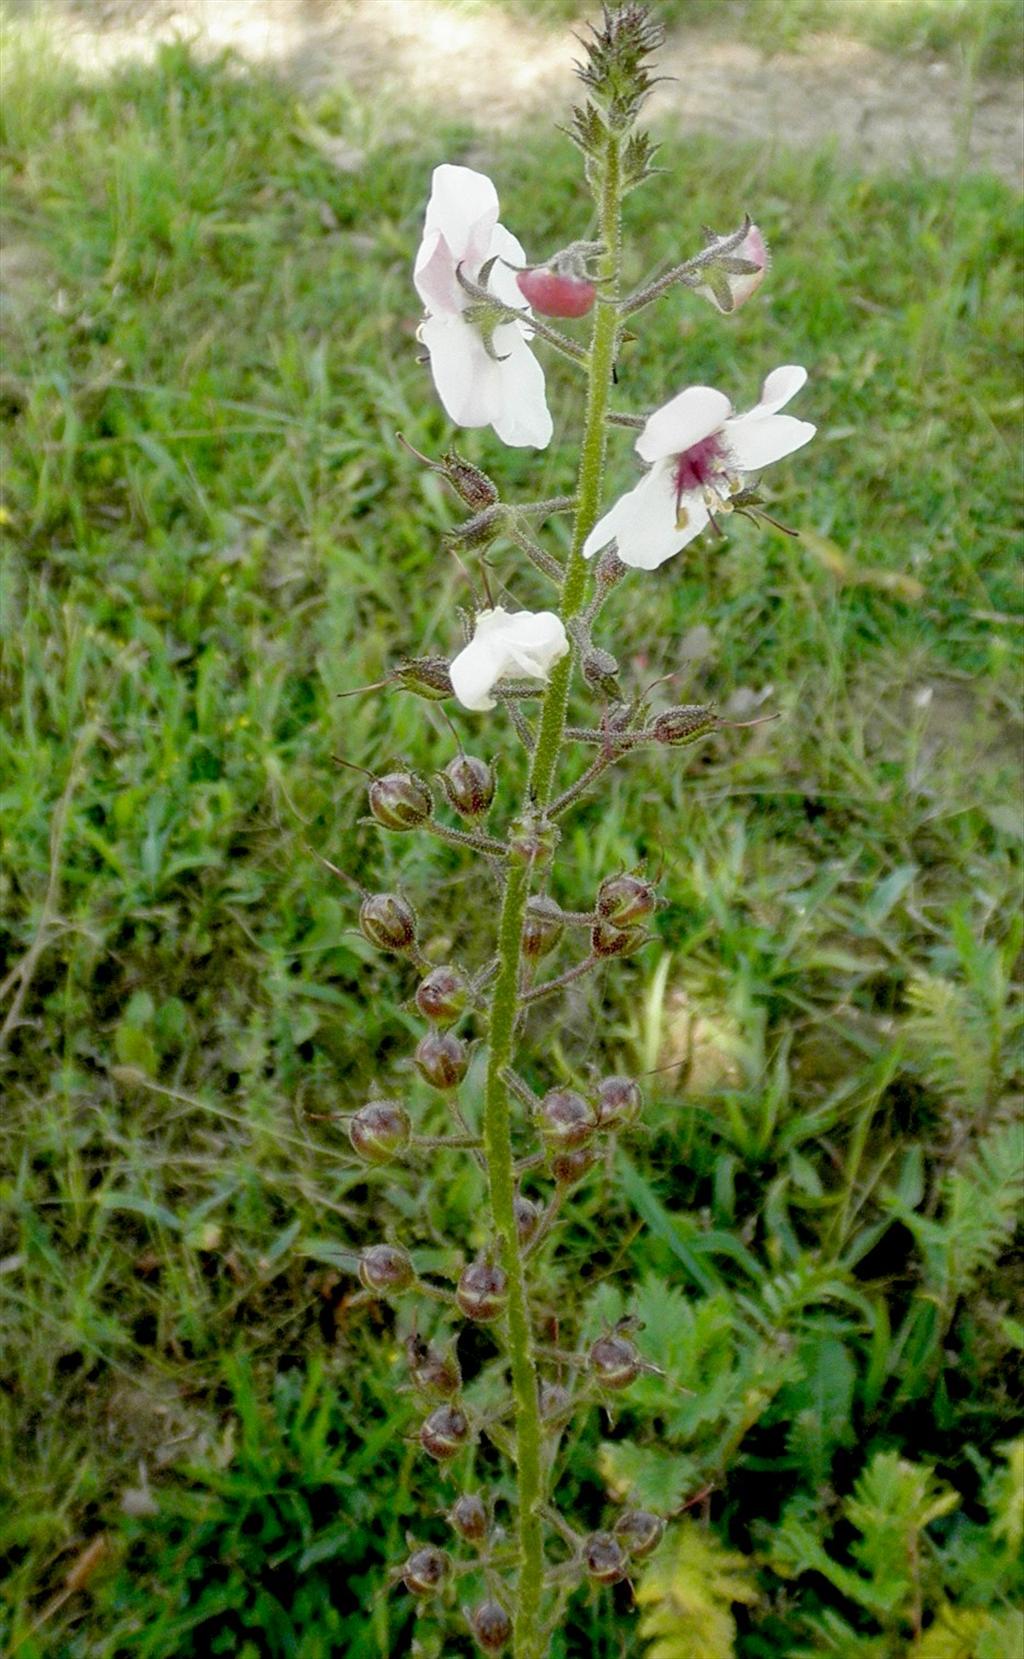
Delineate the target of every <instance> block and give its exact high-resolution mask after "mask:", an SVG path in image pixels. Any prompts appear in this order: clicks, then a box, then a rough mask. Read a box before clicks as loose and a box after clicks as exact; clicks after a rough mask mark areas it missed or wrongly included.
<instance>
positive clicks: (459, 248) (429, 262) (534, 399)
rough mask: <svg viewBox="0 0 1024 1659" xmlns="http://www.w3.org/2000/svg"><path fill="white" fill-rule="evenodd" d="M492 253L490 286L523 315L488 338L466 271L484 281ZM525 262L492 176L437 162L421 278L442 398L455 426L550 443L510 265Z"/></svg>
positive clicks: (417, 278) (540, 374)
mask: <svg viewBox="0 0 1024 1659" xmlns="http://www.w3.org/2000/svg"><path fill="white" fill-rule="evenodd" d="M492 259H493V260H494V264H493V266H492V267H491V269H490V273H489V275H488V277H487V290H488V293H491V294H493V295H494V298H495V300H496V301H498V302H499V303H500V304H502V305H505V306H508V307H509V308H511V309H512V310H515V311H518V312H519V314H520V316H521V317H522V318H523V319H524V320H523V321H522V322H520V321H519V320H518V318H516V319H511V320H509V321H508V322H502V323H498V324H497V326H496V327H493V328H492V329H490V330H489V331H488V333H487V335H485V333H484V331H483V330H482V329H481V328H480V327H478V326H477V325H476V323H475V322H474V321H473V308H474V307H475V306H479V304H480V302H479V301H477V300H474V299H473V297H472V296H471V295H470V294H468V293H467V292H466V290H465V288H463V287H462V285H461V283H460V282H459V275H460V274H461V275H462V276H464V277H466V278H468V279H469V280H470V281H472V282H478V281H479V277H480V271H481V268H482V267H483V266H485V265H486V264H487V263H488V261H489V260H492ZM503 261H507V262H508V263H507V264H506V263H503ZM525 263H526V260H525V255H524V253H523V250H522V248H521V246H520V244H519V243H518V242H517V240H516V238H515V237H514V236H513V235H512V234H511V233H510V232H509V231H507V230H506V229H505V227H504V225H500V224H499V223H498V194H497V191H496V190H495V188H494V185H493V184H492V183H491V181H490V179H489V178H487V177H486V176H485V175H484V174H483V173H476V172H474V171H473V169H472V168H471V167H454V166H451V165H450V164H448V163H446V164H445V165H444V166H442V167H435V169H434V176H433V188H432V190H431V195H430V201H429V202H428V204H427V216H426V222H425V224H424V227H423V240H422V242H421V243H420V248H419V252H418V253H417V255H416V265H415V270H414V273H413V280H414V282H415V284H416V292H417V293H418V294H419V296H420V299H421V300H422V301H423V304H424V305H425V306H426V309H427V317H426V319H425V321H424V322H423V323H421V325H420V330H419V338H420V340H421V341H422V343H423V345H425V346H426V348H427V351H428V352H429V354H430V369H431V373H432V374H433V376H434V385H435V386H436V387H437V394H438V397H439V398H440V399H441V402H442V403H443V405H444V408H445V412H446V413H447V414H448V416H449V418H450V419H451V420H453V421H454V422H455V424H456V425H457V426H493V428H494V430H495V432H496V433H497V434H498V437H499V438H501V439H502V441H503V442H504V443H506V444H510V445H512V446H513V447H519V448H521V447H523V446H524V445H532V447H533V448H534V449H544V448H546V447H547V445H548V444H549V443H550V441H551V431H552V426H551V415H550V413H549V411H548V406H547V400H546V398H545V395H544V370H543V369H542V368H541V366H540V364H539V363H538V361H537V359H536V358H535V357H534V355H533V352H532V351H531V350H530V347H529V345H528V343H527V342H528V341H529V340H530V338H531V329H530V326H529V317H530V310H529V307H528V306H524V304H523V296H522V294H521V293H520V291H519V288H518V286H517V283H516V275H515V271H514V270H512V269H511V268H510V267H511V266H513V265H516V266H522V265H524V264H525ZM467 313H468V315H467Z"/></svg>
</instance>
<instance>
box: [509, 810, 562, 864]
mask: <svg viewBox="0 0 1024 1659" xmlns="http://www.w3.org/2000/svg"><path fill="white" fill-rule="evenodd" d="M558 842H559V831H558V826H557V825H556V824H549V823H548V822H547V821H546V820H545V819H544V818H540V817H538V816H537V815H536V814H535V813H533V812H524V813H523V814H522V816H521V817H519V818H515V819H513V821H512V824H511V826H510V828H509V832H508V850H509V857H510V858H512V859H514V860H515V862H516V863H517V864H530V865H532V866H533V867H534V868H536V869H540V868H542V867H543V866H544V865H546V864H550V862H551V858H552V854H553V853H554V850H555V848H556V847H557V845H558Z"/></svg>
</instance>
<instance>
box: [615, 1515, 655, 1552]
mask: <svg viewBox="0 0 1024 1659" xmlns="http://www.w3.org/2000/svg"><path fill="white" fill-rule="evenodd" d="M664 1531H665V1523H664V1521H663V1520H662V1518H661V1516H660V1515H652V1514H651V1512H650V1510H649V1509H627V1510H625V1511H624V1512H623V1513H622V1514H621V1515H620V1516H619V1518H618V1520H617V1521H616V1523H615V1536H616V1538H617V1539H618V1540H619V1543H620V1544H621V1545H622V1547H623V1549H624V1550H625V1551H626V1554H627V1555H629V1556H631V1557H632V1559H633V1560H634V1561H643V1560H644V1559H645V1558H646V1557H647V1556H648V1555H650V1554H651V1552H652V1551H653V1550H656V1549H657V1547H658V1545H659V1544H660V1543H661V1539H662V1535H663V1533H664Z"/></svg>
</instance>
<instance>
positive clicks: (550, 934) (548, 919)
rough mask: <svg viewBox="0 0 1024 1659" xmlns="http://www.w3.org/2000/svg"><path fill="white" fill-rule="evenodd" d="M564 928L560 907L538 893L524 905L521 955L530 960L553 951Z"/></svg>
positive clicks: (535, 959)
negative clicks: (524, 918)
mask: <svg viewBox="0 0 1024 1659" xmlns="http://www.w3.org/2000/svg"><path fill="white" fill-rule="evenodd" d="M564 929H565V921H564V918H563V913H562V907H561V905H560V904H556V903H555V900H554V899H549V898H546V897H545V896H544V895H543V894H538V895H537V897H536V898H532V899H530V900H529V902H528V904H527V906H526V921H525V922H524V923H523V955H524V956H528V957H529V958H530V960H531V961H534V962H535V961H537V959H538V958H539V957H541V956H547V954H548V952H549V951H553V950H554V948H555V946H556V945H557V944H558V941H559V940H560V939H561V937H562V933H563V931H564Z"/></svg>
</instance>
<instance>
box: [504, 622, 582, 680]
mask: <svg viewBox="0 0 1024 1659" xmlns="http://www.w3.org/2000/svg"><path fill="white" fill-rule="evenodd" d="M502 640H503V644H504V647H505V651H506V654H507V658H508V661H509V663H510V664H514V666H515V672H517V673H519V674H526V675H527V676H528V677H529V678H530V679H547V676H548V674H549V672H550V670H551V669H552V668H553V667H554V665H555V663H556V662H558V661H559V660H560V659H561V658H562V657H564V656H565V653H566V652H567V651H568V649H569V641H568V639H567V638H566V633H565V625H564V623H563V622H562V618H561V617H560V616H556V614H555V612H554V611H515V612H513V614H512V615H511V616H510V617H509V619H508V622H507V624H506V626H505V629H504V631H503V634H502Z"/></svg>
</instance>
